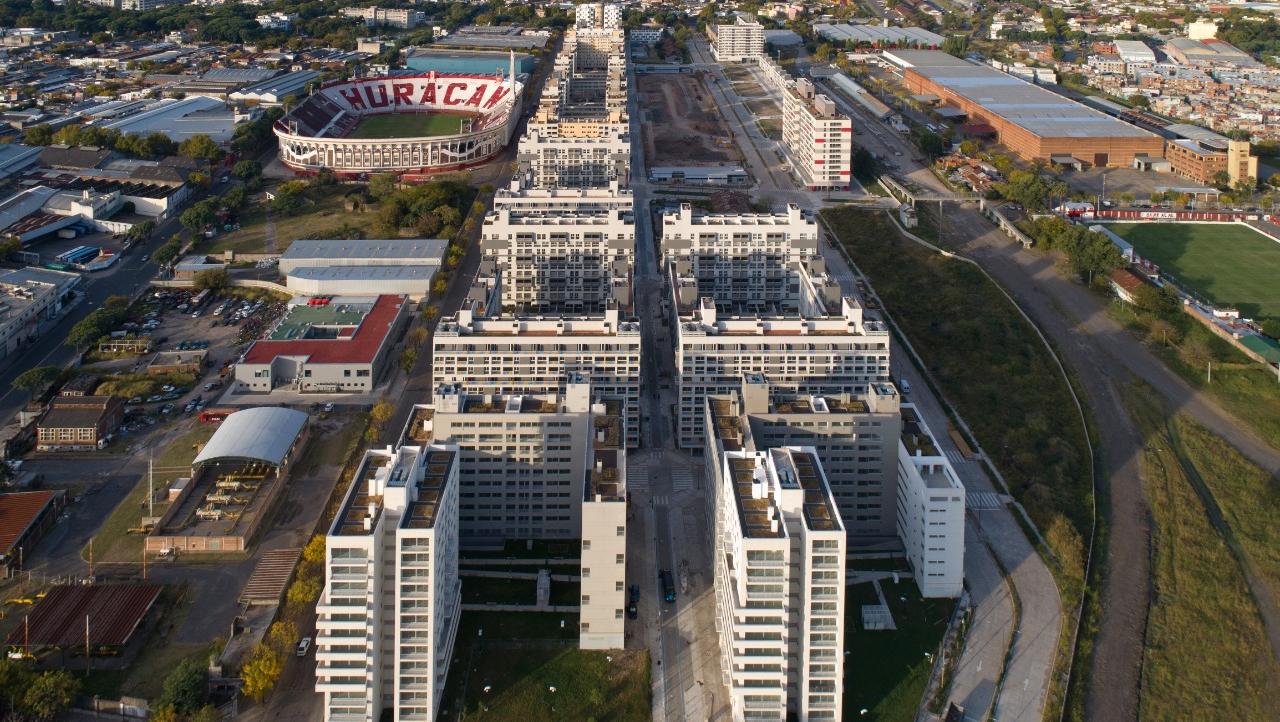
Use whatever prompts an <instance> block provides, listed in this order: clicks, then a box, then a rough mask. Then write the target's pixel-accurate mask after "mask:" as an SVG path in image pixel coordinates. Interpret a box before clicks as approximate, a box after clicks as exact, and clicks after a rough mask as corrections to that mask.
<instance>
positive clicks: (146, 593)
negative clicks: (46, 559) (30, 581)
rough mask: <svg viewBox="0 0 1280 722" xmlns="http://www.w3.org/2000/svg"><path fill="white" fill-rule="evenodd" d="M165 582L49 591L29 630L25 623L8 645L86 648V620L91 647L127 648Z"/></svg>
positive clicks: (30, 620) (28, 621)
mask: <svg viewBox="0 0 1280 722" xmlns="http://www.w3.org/2000/svg"><path fill="white" fill-rule="evenodd" d="M160 589H161V587H160V585H159V584H93V585H87V586H57V587H52V588H50V589H49V593H48V594H46V595H45V597H44V599H41V600H40V602H39V603H37V604H36V606H35V609H32V610H31V614H30V616H29V617H28V618H27V624H26V627H27V630H26V632H25V634H24V631H23V625H21V624H19V625H18V626H17V628H15V629H14V630H13V631H12V632H11V633H10V634H9V639H8V641H7V642H6V644H9V645H21V644H23V642H24V640H25V642H26V643H27V644H30V645H32V646H37V647H74V646H77V645H81V646H82V645H84V641H85V640H84V635H85V623H84V622H85V618H86V617H88V619H89V644H91V645H107V646H115V647H118V646H122V645H124V644H127V643H128V641H129V637H131V636H133V632H134V630H136V629H137V628H138V624H139V623H141V622H142V618H143V617H144V616H146V614H147V611H148V610H149V609H151V605H153V604H155V602H156V599H157V598H158V597H159V596H160Z"/></svg>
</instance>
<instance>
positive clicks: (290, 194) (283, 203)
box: [271, 183, 306, 216]
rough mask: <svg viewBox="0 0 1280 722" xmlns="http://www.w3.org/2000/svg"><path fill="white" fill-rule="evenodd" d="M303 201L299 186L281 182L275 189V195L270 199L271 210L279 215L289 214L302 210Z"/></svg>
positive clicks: (304, 200)
mask: <svg viewBox="0 0 1280 722" xmlns="http://www.w3.org/2000/svg"><path fill="white" fill-rule="evenodd" d="M304 186H305V184H304ZM305 202H306V199H305V198H304V197H303V195H302V189H301V188H298V187H296V186H294V185H293V184H292V183H283V184H281V185H280V187H279V188H277V189H276V197H275V198H274V199H272V201H271V210H272V211H273V212H275V213H279V214H281V215H286V216H291V215H293V214H295V213H297V212H298V211H300V210H302V206H303V205H304V204H305Z"/></svg>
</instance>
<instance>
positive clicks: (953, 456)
mask: <svg viewBox="0 0 1280 722" xmlns="http://www.w3.org/2000/svg"><path fill="white" fill-rule="evenodd" d="M947 461H950V462H951V463H952V464H963V463H964V462H966V461H968V459H966V458H964V454H961V453H960V452H959V451H956V450H955V449H947Z"/></svg>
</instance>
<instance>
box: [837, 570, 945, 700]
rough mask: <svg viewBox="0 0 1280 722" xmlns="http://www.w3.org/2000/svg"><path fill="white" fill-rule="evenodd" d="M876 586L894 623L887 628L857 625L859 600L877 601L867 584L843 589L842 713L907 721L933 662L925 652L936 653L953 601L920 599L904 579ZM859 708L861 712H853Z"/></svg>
mask: <svg viewBox="0 0 1280 722" xmlns="http://www.w3.org/2000/svg"><path fill="white" fill-rule="evenodd" d="M880 588H881V589H883V590H884V595H885V601H887V602H888V603H889V609H890V611H892V612H893V619H894V623H895V624H897V626H898V628H897V629H896V630H894V631H891V632H890V631H870V632H869V631H865V630H863V629H862V605H863V604H878V603H879V602H878V600H877V599H876V593H875V589H874V588H873V587H872V586H871V584H869V583H863V584H855V585H854V586H851V587H849V588H848V590H847V591H846V594H845V624H844V628H845V651H846V652H848V653H849V654H848V656H846V657H845V660H846V662H845V670H844V678H845V688H844V718H845V719H847V720H854V719H858V720H863V719H865V720H875V721H877V722H911V720H914V719H915V716H916V710H917V709H918V708H919V705H920V700H921V697H922V696H923V695H924V689H925V686H926V685H927V684H928V682H929V670H930V669H931V668H932V666H933V663H932V661H931V660H930V659H929V658H928V657H926V656H925V653H926V652H928V653H929V654H934V653H936V652H937V650H938V644H939V643H941V642H942V635H943V634H944V633H945V632H946V631H947V620H948V619H950V617H951V610H952V607H953V606H954V604H955V602H954V601H953V600H950V599H922V598H921V597H920V591H919V590H918V589H917V588H916V585H915V582H912V581H910V580H903V581H901V582H899V583H898V584H896V585H895V584H894V583H893V582H892V581H885V582H881V583H880ZM863 709H866V710H869V711H868V712H867V714H866V716H860V715H859V714H858V713H859V711H860V710H863Z"/></svg>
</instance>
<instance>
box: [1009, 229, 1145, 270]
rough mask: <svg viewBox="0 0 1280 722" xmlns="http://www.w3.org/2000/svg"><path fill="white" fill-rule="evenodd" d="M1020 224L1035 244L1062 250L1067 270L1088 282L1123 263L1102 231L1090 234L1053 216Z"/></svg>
mask: <svg viewBox="0 0 1280 722" xmlns="http://www.w3.org/2000/svg"><path fill="white" fill-rule="evenodd" d="M1023 225H1024V227H1023V230H1024V231H1025V232H1026V233H1027V235H1029V236H1031V237H1032V238H1033V239H1035V241H1036V244H1037V245H1040V246H1044V247H1045V248H1049V249H1052V250H1055V251H1060V252H1062V254H1063V255H1065V256H1066V257H1067V265H1068V266H1069V267H1070V268H1071V271H1072V272H1073V273H1075V274H1077V275H1078V276H1080V277H1081V278H1085V279H1087V280H1089V281H1090V282H1092V280H1093V278H1094V276H1095V275H1100V274H1105V273H1107V272H1109V271H1113V270H1115V269H1117V268H1120V267H1121V266H1123V265H1124V257H1123V256H1121V255H1120V249H1118V248H1116V246H1115V244H1114V243H1112V242H1111V240H1110V239H1109V238H1107V237H1106V235H1105V234H1102V233H1094V232H1093V231H1090V230H1089V229H1087V228H1085V227H1084V226H1078V225H1075V224H1074V223H1070V222H1068V221H1066V220H1063V219H1062V218H1059V217H1057V216H1045V217H1042V218H1037V219H1034V220H1031V221H1027V222H1025V223H1024V224H1023Z"/></svg>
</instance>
